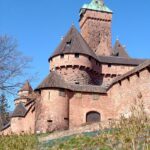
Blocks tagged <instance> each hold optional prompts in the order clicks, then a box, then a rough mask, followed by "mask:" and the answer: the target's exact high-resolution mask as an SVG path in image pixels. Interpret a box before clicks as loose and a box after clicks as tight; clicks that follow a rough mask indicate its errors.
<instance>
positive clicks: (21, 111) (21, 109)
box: [11, 103, 27, 117]
mask: <svg viewBox="0 0 150 150" xmlns="http://www.w3.org/2000/svg"><path fill="white" fill-rule="evenodd" d="M26 113H27V109H26V108H25V106H24V105H23V104H22V103H19V104H18V105H17V106H16V108H15V110H14V112H13V114H12V116H11V117H24V116H25V115H26Z"/></svg>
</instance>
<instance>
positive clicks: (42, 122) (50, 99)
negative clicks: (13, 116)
mask: <svg viewBox="0 0 150 150" xmlns="http://www.w3.org/2000/svg"><path fill="white" fill-rule="evenodd" d="M36 91H39V92H40V95H41V97H40V98H39V99H38V100H37V101H36V132H40V133H45V132H50V131H55V130H65V129H68V128H69V93H68V92H67V90H66V85H65V82H64V80H62V78H61V77H60V76H59V75H58V74H57V72H55V71H52V72H51V73H50V74H49V75H48V76H47V77H46V78H45V80H44V81H43V82H42V83H41V84H40V85H39V86H38V87H37V88H36Z"/></svg>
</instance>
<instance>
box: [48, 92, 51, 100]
mask: <svg viewBox="0 0 150 150" xmlns="http://www.w3.org/2000/svg"><path fill="white" fill-rule="evenodd" d="M50 97H51V93H50V92H49V93H48V99H49V100H50Z"/></svg>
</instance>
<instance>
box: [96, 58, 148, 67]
mask: <svg viewBox="0 0 150 150" xmlns="http://www.w3.org/2000/svg"><path fill="white" fill-rule="evenodd" d="M98 59H99V62H101V63H106V64H121V65H133V66H137V65H139V64H142V63H143V62H144V61H146V59H133V58H125V57H115V56H98Z"/></svg>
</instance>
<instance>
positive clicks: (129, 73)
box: [109, 60, 150, 88]
mask: <svg viewBox="0 0 150 150" xmlns="http://www.w3.org/2000/svg"><path fill="white" fill-rule="evenodd" d="M147 67H150V60H147V61H145V62H144V63H142V64H140V65H139V66H137V67H135V68H134V69H132V70H131V71H129V72H127V73H125V74H124V75H121V76H119V77H116V78H115V79H114V80H113V81H112V83H111V84H110V86H109V88H110V87H111V86H112V85H114V84H115V83H118V82H119V81H121V80H124V79H125V78H127V77H129V76H131V75H133V74H135V73H137V72H140V71H141V70H143V69H145V68H147Z"/></svg>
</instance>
